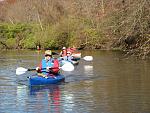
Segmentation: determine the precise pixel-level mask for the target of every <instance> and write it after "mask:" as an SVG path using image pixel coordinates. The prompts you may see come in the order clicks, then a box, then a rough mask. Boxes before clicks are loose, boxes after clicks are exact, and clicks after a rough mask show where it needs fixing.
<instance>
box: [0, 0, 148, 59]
mask: <svg viewBox="0 0 150 113" xmlns="http://www.w3.org/2000/svg"><path fill="white" fill-rule="evenodd" d="M38 45H39V46H41V47H42V48H43V49H44V48H51V49H60V48H62V47H63V46H75V47H77V48H80V49H107V50H110V49H117V50H118V49H119V50H124V51H127V54H126V55H136V56H138V57H141V58H146V57H147V56H149V55H150V1H149V0H3V1H0V48H1V49H34V48H36V47H37V46H38Z"/></svg>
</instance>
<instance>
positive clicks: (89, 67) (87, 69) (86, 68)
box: [84, 65, 93, 75]
mask: <svg viewBox="0 0 150 113" xmlns="http://www.w3.org/2000/svg"><path fill="white" fill-rule="evenodd" d="M84 74H85V75H93V66H92V65H84Z"/></svg>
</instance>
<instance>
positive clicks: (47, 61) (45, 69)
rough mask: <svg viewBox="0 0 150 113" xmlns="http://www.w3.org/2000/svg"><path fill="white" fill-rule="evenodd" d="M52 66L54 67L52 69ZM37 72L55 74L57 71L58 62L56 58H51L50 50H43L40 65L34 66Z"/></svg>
mask: <svg viewBox="0 0 150 113" xmlns="http://www.w3.org/2000/svg"><path fill="white" fill-rule="evenodd" d="M52 67H55V68H53V69H52ZM36 70H37V72H38V73H42V74H43V75H46V76H47V75H49V74H57V73H58V71H59V62H58V60H57V59H54V58H52V51H51V50H46V51H45V58H44V59H42V61H41V63H40V65H39V66H38V67H37V68H36Z"/></svg>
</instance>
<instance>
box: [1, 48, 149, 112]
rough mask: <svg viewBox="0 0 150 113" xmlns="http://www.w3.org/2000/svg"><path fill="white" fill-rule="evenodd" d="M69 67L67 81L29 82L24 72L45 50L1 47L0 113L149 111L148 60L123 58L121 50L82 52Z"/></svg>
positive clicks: (33, 65) (27, 74) (32, 65)
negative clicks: (19, 72)
mask: <svg viewBox="0 0 150 113" xmlns="http://www.w3.org/2000/svg"><path fill="white" fill-rule="evenodd" d="M81 52H82V57H84V56H87V55H92V56H93V58H94V59H93V61H92V62H87V61H85V60H84V59H81V60H80V62H79V65H78V66H76V67H75V70H74V71H72V72H63V71H61V72H62V74H64V75H65V83H61V84H59V85H48V86H37V87H29V86H28V78H27V77H28V76H30V75H32V74H35V72H26V73H25V74H23V75H19V76H17V75H16V74H15V70H16V68H17V67H20V66H21V67H25V68H35V67H36V66H37V65H38V63H39V62H40V60H41V58H42V57H43V53H44V52H38V51H29V50H20V51H16V50H15V51H13V50H12V51H1V52H0V113H150V60H139V59H136V58H133V57H132V58H123V57H124V54H123V53H122V52H119V51H100V50H99V51H81Z"/></svg>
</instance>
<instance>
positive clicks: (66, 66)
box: [61, 63, 74, 71]
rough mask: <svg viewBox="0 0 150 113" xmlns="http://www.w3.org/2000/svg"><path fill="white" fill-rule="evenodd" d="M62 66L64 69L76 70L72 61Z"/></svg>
mask: <svg viewBox="0 0 150 113" xmlns="http://www.w3.org/2000/svg"><path fill="white" fill-rule="evenodd" d="M61 68H62V70H63V71H73V70H74V66H73V65H72V64H71V63H66V64H64V65H63V66H62V67H61Z"/></svg>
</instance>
